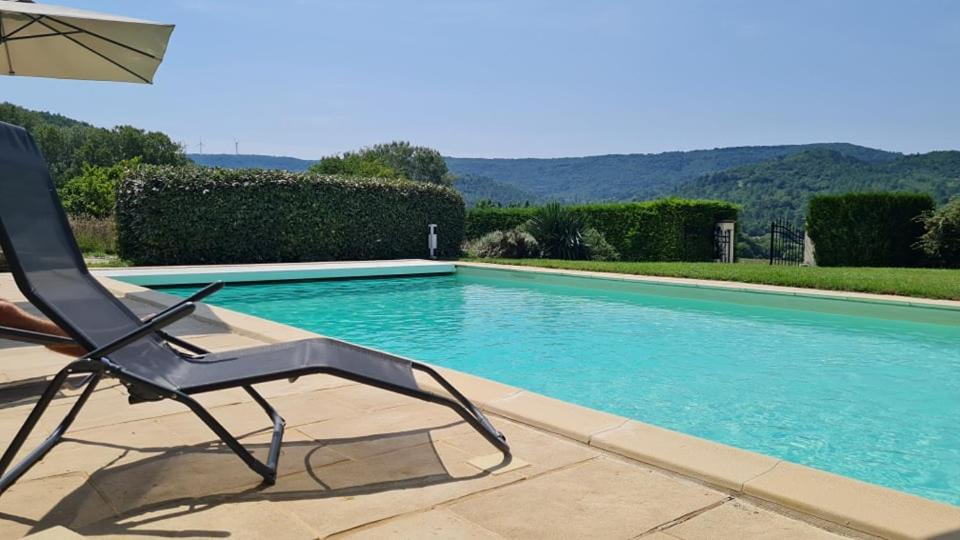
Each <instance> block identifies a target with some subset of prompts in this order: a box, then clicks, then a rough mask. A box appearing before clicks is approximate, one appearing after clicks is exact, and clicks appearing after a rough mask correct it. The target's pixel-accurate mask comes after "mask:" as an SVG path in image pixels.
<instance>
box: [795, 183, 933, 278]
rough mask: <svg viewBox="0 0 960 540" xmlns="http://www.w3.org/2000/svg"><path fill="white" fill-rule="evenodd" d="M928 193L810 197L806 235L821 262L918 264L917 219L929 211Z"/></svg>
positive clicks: (920, 230)
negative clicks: (808, 236) (916, 246)
mask: <svg viewBox="0 0 960 540" xmlns="http://www.w3.org/2000/svg"><path fill="white" fill-rule="evenodd" d="M933 206H934V204H933V199H932V198H931V197H930V196H929V195H922V194H916V193H883V192H875V193H847V194H844V195H818V196H816V197H813V198H811V199H810V206H809V209H808V211H807V234H809V235H810V238H811V240H813V243H814V246H815V250H816V251H815V252H816V258H817V264H818V265H820V266H893V267H901V266H919V265H921V264H922V263H923V256H922V253H921V252H920V251H919V250H918V249H916V248H915V244H916V242H917V240H918V239H919V238H920V236H921V235H922V234H923V224H922V223H921V222H920V221H919V220H918V219H917V218H918V217H919V216H921V215H922V214H924V213H925V212H929V211H931V210H932V209H933Z"/></svg>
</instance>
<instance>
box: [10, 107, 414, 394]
mask: <svg viewBox="0 0 960 540" xmlns="http://www.w3.org/2000/svg"><path fill="white" fill-rule="evenodd" d="M0 245H2V247H3V250H4V252H5V253H6V255H7V258H8V260H9V261H10V265H11V268H12V270H13V272H14V277H15V278H16V281H17V286H18V287H19V288H20V290H21V291H23V293H24V295H26V296H27V298H28V299H29V300H30V301H31V303H33V304H34V305H35V306H37V307H38V308H39V309H40V310H41V311H42V312H43V313H44V314H45V315H46V316H48V317H49V318H50V319H52V320H53V321H54V322H56V323H57V324H58V325H59V326H60V327H61V328H63V329H64V330H65V331H67V332H68V333H69V334H70V335H71V337H73V338H74V339H75V340H77V342H79V343H81V344H83V345H84V346H85V347H87V348H88V349H91V350H92V349H94V348H97V347H100V346H103V345H105V344H107V343H110V342H111V341H113V340H115V339H117V338H119V337H120V336H123V335H124V334H126V333H128V332H131V331H133V330H136V329H137V327H139V326H140V324H141V321H140V319H139V318H138V317H137V316H136V315H135V314H134V313H133V312H131V311H130V310H129V309H127V307H126V306H124V305H123V304H122V303H121V302H120V301H119V300H117V299H116V298H115V297H114V296H113V295H112V294H111V293H110V292H109V291H107V290H106V289H105V288H104V287H103V286H102V285H101V284H100V283H99V282H98V281H97V280H96V279H95V278H94V277H93V276H91V275H90V273H89V271H88V270H87V267H86V264H85V263H84V261H83V256H82V255H81V253H80V250H79V248H78V247H77V244H76V241H75V240H74V238H73V233H72V231H71V230H70V226H69V223H68V221H67V218H66V215H65V214H64V212H63V208H62V207H61V205H60V200H59V198H58V197H57V192H56V189H55V188H54V185H53V181H52V179H51V178H50V174H49V172H48V170H47V166H46V163H45V161H44V159H43V156H42V155H41V154H40V150H39V149H38V148H37V145H36V144H35V143H34V141H33V139H32V138H31V137H30V135H29V134H28V133H27V132H26V130H24V129H23V128H20V127H17V126H12V125H10V124H5V123H2V122H0ZM110 360H112V361H113V362H114V363H115V364H117V365H119V366H120V367H122V368H123V369H124V371H126V372H127V373H130V374H133V375H136V376H138V377H140V378H142V379H145V380H147V381H149V382H151V383H154V384H156V385H158V386H161V387H165V388H175V389H178V390H181V391H184V392H188V393H190V392H202V391H205V390H213V389H219V388H227V387H233V386H238V385H241V384H247V383H249V382H250V381H253V380H258V381H265V380H273V379H282V378H286V377H288V376H291V375H294V374H306V373H309V372H311V371H314V372H318V371H332V372H335V373H340V374H345V375H352V376H355V377H360V378H365V379H374V380H378V381H383V382H386V383H389V384H391V385H394V386H398V387H401V388H409V389H416V388H417V384H416V381H415V380H414V377H413V373H412V370H411V362H410V361H408V360H405V359H402V358H397V357H393V356H390V355H388V354H385V353H380V352H377V351H373V350H369V349H364V348H361V347H356V346H352V345H349V344H347V343H343V342H340V341H337V340H333V339H325V338H318V339H312V340H305V341H296V342H292V343H284V344H280V345H270V346H265V347H256V348H252V349H246V350H240V351H231V352H229V353H220V354H216V353H215V354H210V355H206V356H204V357H202V358H199V359H193V358H190V357H188V356H186V355H182V354H180V353H178V352H177V351H175V350H174V349H172V348H170V347H169V346H168V345H167V344H166V343H165V342H163V341H162V340H161V339H160V338H159V337H157V336H152V337H149V338H145V339H143V340H141V341H139V342H137V343H134V344H133V345H130V346H128V347H125V348H123V349H121V350H119V351H117V352H115V353H113V354H111V355H110Z"/></svg>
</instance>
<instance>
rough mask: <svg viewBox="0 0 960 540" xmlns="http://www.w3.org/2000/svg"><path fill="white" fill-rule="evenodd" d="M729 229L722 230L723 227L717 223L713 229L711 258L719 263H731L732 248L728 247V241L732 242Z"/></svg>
mask: <svg viewBox="0 0 960 540" xmlns="http://www.w3.org/2000/svg"><path fill="white" fill-rule="evenodd" d="M730 232H731V231H730V229H726V230H724V229H723V227H720V226H719V225H718V226H716V227H714V229H713V260H715V261H717V262H721V263H731V262H733V261H732V260H730V255H731V254H732V253H733V250H732V249H730V242H733V238H731V237H730Z"/></svg>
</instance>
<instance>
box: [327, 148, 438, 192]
mask: <svg viewBox="0 0 960 540" xmlns="http://www.w3.org/2000/svg"><path fill="white" fill-rule="evenodd" d="M310 172H314V173H318V174H336V175H340V176H357V177H369V178H404V179H407V180H413V181H415V182H427V183H430V184H443V185H450V184H451V182H452V179H453V177H452V176H451V175H450V173H449V171H448V170H447V163H446V161H444V159H443V156H441V155H440V152H438V151H436V150H434V149H432V148H427V147H424V146H413V145H411V144H410V143H409V142H406V141H393V142H389V143H384V144H376V145H374V146H369V147H365V148H361V149H360V150H357V151H355V152H344V153H343V154H338V155H334V156H327V157H325V158H322V159H321V160H320V162H319V163H316V164H314V165H313V166H311V167H310Z"/></svg>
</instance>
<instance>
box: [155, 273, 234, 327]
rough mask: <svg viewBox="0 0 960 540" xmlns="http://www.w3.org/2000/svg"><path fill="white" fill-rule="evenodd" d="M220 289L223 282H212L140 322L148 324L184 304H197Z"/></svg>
mask: <svg viewBox="0 0 960 540" xmlns="http://www.w3.org/2000/svg"><path fill="white" fill-rule="evenodd" d="M222 288H223V282H222V281H214V282H213V283H211V284H209V285H207V286H206V287H204V288H202V289H200V290H199V291H197V292H195V293H193V294H191V295H190V296H188V297H187V298H184V299H183V300H181V301H180V302H177V303H176V304H174V305H172V306H170V307H168V308H167V309H165V310H163V311H161V312H160V313H157V314H154V315H150V316H148V317H144V318H143V319H141V320H142V321H143V322H144V323H149V322H150V321H152V320H154V319H156V318H159V317H161V316H163V315H164V314H165V313H169V312H171V311H173V310H174V309H178V308H179V307H180V306H182V305H184V304H196V303H197V302H199V301H200V300H203V299H204V298H206V297H208V296H210V295H211V294H213V293H215V292H217V291H219V290H220V289H222Z"/></svg>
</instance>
